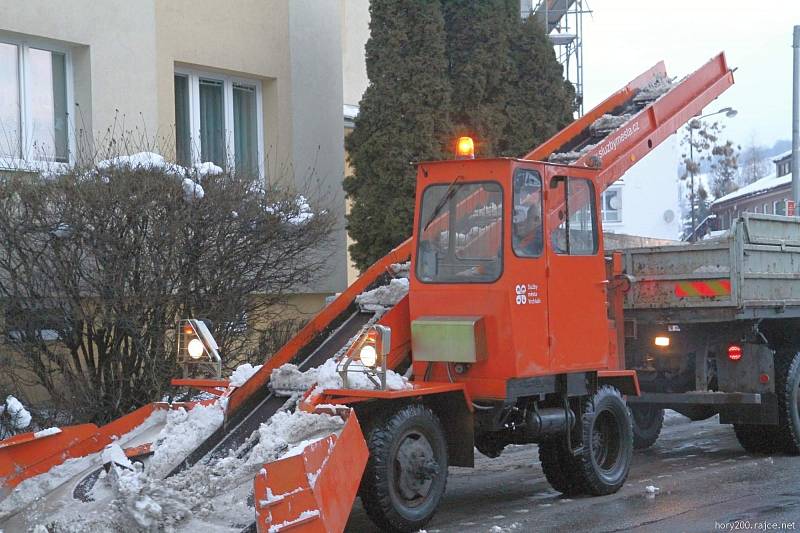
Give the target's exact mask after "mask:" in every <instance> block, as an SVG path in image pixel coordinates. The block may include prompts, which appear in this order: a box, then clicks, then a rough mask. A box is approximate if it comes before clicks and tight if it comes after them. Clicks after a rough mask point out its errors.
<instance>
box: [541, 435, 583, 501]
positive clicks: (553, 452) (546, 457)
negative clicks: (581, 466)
mask: <svg viewBox="0 0 800 533" xmlns="http://www.w3.org/2000/svg"><path fill="white" fill-rule="evenodd" d="M539 462H541V463H542V471H543V472H544V477H545V478H547V482H548V483H550V486H551V487H553V488H554V489H555V490H557V491H558V492H560V493H562V494H563V495H564V496H577V495H579V494H584V493H585V492H586V489H585V488H584V487H583V486H582V485H581V483H580V479H579V476H578V475H577V474H576V471H575V470H576V468H577V464H578V463H577V461H576V459H575V457H573V456H572V454H571V453H570V451H569V450H567V446H566V443H565V440H564V437H563V436H562V437H558V438H556V439H548V440H545V441H543V442H541V443H539Z"/></svg>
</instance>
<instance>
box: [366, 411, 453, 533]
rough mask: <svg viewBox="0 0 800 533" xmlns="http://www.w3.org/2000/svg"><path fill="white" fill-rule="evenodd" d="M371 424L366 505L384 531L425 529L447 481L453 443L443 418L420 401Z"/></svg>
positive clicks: (380, 416) (371, 515)
mask: <svg viewBox="0 0 800 533" xmlns="http://www.w3.org/2000/svg"><path fill="white" fill-rule="evenodd" d="M369 422H371V423H369ZM369 422H368V423H367V426H368V427H369V431H368V432H367V446H368V447H369V460H368V461H367V466H366V468H365V470H364V476H363V477H362V480H361V487H360V488H359V496H360V497H361V502H362V503H363V504H364V509H365V510H366V512H367V515H368V516H369V517H370V518H371V519H372V521H373V522H375V524H376V525H377V526H378V527H379V528H381V530H382V531H393V532H401V533H406V532H411V531H417V530H419V529H422V528H423V527H424V526H425V524H427V523H428V522H429V521H430V519H431V518H433V515H434V513H435V512H436V509H437V508H438V506H439V502H440V500H441V499H442V495H443V494H444V490H445V487H446V485H447V441H446V438H445V434H444V430H443V429H442V425H441V422H439V418H438V417H437V416H436V415H435V414H434V413H433V411H431V410H430V409H428V408H427V407H424V406H423V405H420V404H410V405H405V406H401V407H399V408H398V410H397V411H394V412H390V413H388V414H387V413H386V412H385V411H384V412H383V413H377V415H376V418H375V419H373V420H371V421H369Z"/></svg>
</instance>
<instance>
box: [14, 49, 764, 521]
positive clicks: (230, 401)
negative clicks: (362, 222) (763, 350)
mask: <svg viewBox="0 0 800 533" xmlns="http://www.w3.org/2000/svg"><path fill="white" fill-rule="evenodd" d="M732 84H733V74H732V71H731V69H729V68H728V65H727V62H726V60H725V56H724V55H723V54H720V55H718V56H716V57H714V58H712V59H711V60H710V61H708V62H707V63H706V64H705V65H703V66H702V67H701V68H700V69H698V70H697V71H695V72H694V73H692V74H690V75H688V76H686V77H685V78H683V79H682V80H680V81H678V82H674V81H673V80H671V79H670V78H668V76H667V73H666V69H665V67H664V64H663V63H658V64H656V65H655V66H654V67H652V68H651V69H649V70H648V71H646V72H645V73H643V74H642V75H640V76H638V77H637V78H635V79H634V80H632V81H631V82H630V83H628V84H627V85H626V86H624V87H623V88H622V89H620V90H619V91H617V92H615V93H614V94H613V95H611V96H610V97H609V98H607V99H606V100H604V101H603V102H601V103H600V104H599V105H598V106H596V107H595V108H594V109H592V110H591V111H589V112H588V113H587V114H585V115H584V116H583V117H580V118H579V119H577V120H575V121H574V122H573V123H571V124H569V125H568V126H567V127H565V128H564V129H563V130H561V131H560V132H558V133H557V134H555V135H554V136H553V137H552V138H550V139H549V140H548V141H546V142H545V143H543V144H542V145H541V146H539V147H537V148H536V149H534V150H532V151H531V152H530V153H528V154H526V155H525V156H523V157H521V158H516V159H515V158H492V159H475V158H474V142H473V140H472V139H470V138H462V139H459V140H458V143H457V147H456V157H455V158H454V159H451V160H446V161H433V162H420V163H417V164H416V168H417V177H416V180H417V187H416V200H415V201H416V205H415V215H414V226H413V235H412V237H411V238H410V239H409V240H408V241H406V242H404V243H403V244H401V245H400V246H398V247H397V248H395V249H394V250H392V251H391V252H390V253H389V254H387V256H385V257H384V258H382V259H381V260H379V261H378V262H376V263H375V264H374V265H373V266H371V267H370V268H368V269H367V270H366V271H365V272H364V273H363V274H362V275H361V276H360V277H359V278H358V279H357V280H356V281H355V282H354V283H353V284H352V285H351V286H350V287H348V289H347V290H345V291H344V292H343V293H342V294H341V295H339V296H338V297H337V298H336V299H335V300H333V301H332V302H331V303H330V304H329V305H327V306H326V307H325V308H324V309H323V310H322V311H321V312H320V313H319V314H318V315H317V316H316V317H314V318H313V319H312V320H311V321H310V322H309V323H308V324H307V325H306V326H305V327H304V328H303V329H302V330H301V331H300V332H299V333H298V334H297V335H296V336H295V337H294V338H292V339H291V340H290V341H289V342H288V343H287V344H286V345H285V346H283V347H282V348H281V349H280V350H279V351H278V352H277V353H276V354H275V355H274V356H273V357H272V358H270V359H269V360H268V361H265V363H264V365H263V367H262V368H261V369H260V370H258V371H257V372H255V373H254V374H253V375H252V376H251V377H250V378H249V379H247V380H246V381H245V382H244V383H240V384H238V386H234V385H232V384H230V383H228V382H225V381H218V380H204V379H195V378H184V379H180V380H175V381H174V384H175V385H178V386H192V387H195V388H198V389H200V390H203V391H205V392H207V393H209V394H211V395H215V396H219V397H221V400H222V403H221V405H224V408H225V412H224V421H223V422H222V424H221V425H220V426H219V427H218V429H217V430H216V431H214V432H213V433H211V434H210V435H209V436H208V437H207V438H205V439H204V440H203V441H202V442H201V443H200V444H199V445H198V446H196V447H195V448H194V449H193V450H192V451H190V452H188V453H186V454H185V456H184V457H183V459H182V460H181V461H180V463H179V464H177V465H175V467H174V468H173V469H172V470H171V471H170V472H167V473H166V474H165V478H164V480H165V482H167V481H168V480H169V479H170V478H171V477H172V476H180V475H182V473H184V472H187V471H191V470H192V469H193V468H197V467H198V466H200V465H213V464H214V462H215V461H228V462H230V461H231V460H233V459H235V457H232V456H231V453H234V454H239V455H241V454H244V453H246V450H247V449H251V448H252V447H253V446H255V445H257V440H258V435H259V433H258V430H259V427H263V424H264V423H265V422H268V421H270V420H273V419H274V418H275V417H276V416H277V415H278V413H285V412H286V410H287V409H295V410H297V412H302V411H305V412H308V413H328V414H333V415H337V416H339V417H341V419H342V420H343V425H342V427H341V428H340V429H339V430H338V431H336V432H335V433H333V434H330V435H328V436H326V437H324V438H322V439H319V440H317V441H315V442H313V443H311V444H309V445H307V446H305V447H304V448H303V449H302V450H301V451H300V452H298V453H293V454H289V455H288V456H286V457H281V458H279V459H277V460H275V461H271V462H267V463H265V464H263V468H261V469H260V470H259V471H258V473H257V474H256V475H255V476H254V479H253V480H252V493H251V495H250V499H251V500H252V507H254V516H252V517H251V520H252V522H253V527H254V528H255V529H257V530H258V531H263V532H266V531H270V532H273V531H284V530H292V531H309V532H311V531H314V532H317V531H329V532H335V531H342V530H343V529H344V528H345V526H346V523H347V519H348V516H349V514H350V510H351V508H352V506H353V502H354V500H355V498H356V497H360V499H361V502H362V503H363V506H364V508H365V509H366V511H367V513H368V515H369V516H370V518H371V519H372V520H373V521H374V522H375V523H376V524H377V525H378V526H379V527H380V528H381V529H382V530H385V531H402V532H408V531H416V530H419V529H420V528H422V527H424V526H425V525H426V524H427V523H428V522H429V521H430V520H431V518H432V517H433V515H434V513H435V512H436V509H437V507H438V505H439V503H440V501H441V498H442V495H443V494H444V491H445V486H446V482H447V474H448V468H449V467H450V466H465V467H470V466H473V464H474V454H475V450H476V449H477V450H478V451H479V452H480V453H482V454H484V455H486V456H488V457H497V456H498V455H500V453H502V451H503V449H504V447H505V446H507V445H509V444H524V443H537V444H538V450H539V458H540V460H541V464H542V469H543V471H544V474H545V476H546V478H547V480H548V481H549V482H550V483H551V484H552V486H553V487H554V488H555V489H556V490H558V491H560V492H562V493H564V494H569V495H574V494H589V495H604V494H610V493H613V492H615V491H617V490H619V488H620V487H621V486H622V485H623V483H624V482H625V479H626V477H627V474H628V471H629V468H630V464H631V456H632V449H633V427H632V417H631V413H630V410H629V407H628V404H627V403H626V399H627V400H628V401H629V402H630V401H631V400H632V399H633V398H635V397H637V396H638V395H639V393H640V385H639V380H638V378H637V369H635V368H627V367H626V359H625V350H624V349H625V347H626V330H625V325H626V320H625V314H624V313H625V309H624V307H625V301H626V297H629V296H630V294H631V279H632V275H631V274H630V273H627V272H626V271H625V263H624V261H623V255H622V254H621V253H613V254H609V255H606V253H605V251H604V247H603V231H602V220H601V217H599V216H598V215H599V213H600V212H601V209H600V194H601V193H602V191H603V190H605V189H606V188H607V187H608V186H609V185H611V184H612V183H614V182H615V181H616V180H618V179H619V178H620V177H621V176H622V175H623V174H624V172H625V171H626V170H628V169H629V168H630V167H632V166H633V165H635V164H636V163H637V162H638V161H639V160H640V159H642V158H643V157H645V156H646V155H647V154H648V153H649V152H650V151H651V150H653V149H655V148H656V146H658V145H659V144H660V143H661V142H662V141H664V140H665V139H666V138H667V137H668V136H670V135H672V134H674V133H675V132H676V131H677V129H678V128H680V127H681V126H682V125H683V124H684V123H685V122H686V121H688V120H689V119H691V117H693V116H696V115H697V114H699V113H700V112H701V111H702V109H703V108H704V107H705V106H706V105H708V104H709V103H710V102H712V101H713V100H714V99H715V98H716V97H717V96H719V94H721V93H722V92H723V91H724V90H726V89H727V88H728V87H730V86H731V85H732ZM478 142H480V140H478ZM406 262H410V263H409V266H408V267H407V271H408V278H409V279H408V294H407V295H406V296H404V297H403V298H402V299H400V300H399V301H398V302H397V303H396V304H395V305H393V306H392V307H391V308H389V309H388V310H386V312H385V313H383V314H381V315H380V316H377V315H375V314H374V313H365V312H363V311H364V310H363V309H362V308H360V307H359V305H358V303H357V297H358V296H359V295H360V294H362V293H363V292H364V291H367V290H370V289H375V288H380V287H386V286H390V285H391V284H392V283H394V282H395V281H396V280H394V279H393V278H394V277H395V276H396V275H397V273H398V272H399V271H400V270H402V267H400V268H398V267H397V265H398V264H404V263H406ZM634 286H635V285H634ZM626 291H627V295H628V296H626ZM194 324H195V325H196V326H197V328H199V329H200V330H202V326H201V325H200V323H194ZM190 325H191V324H190ZM197 328H195V327H194V326H192V327H190V328H187V329H186V332H185V333H184V334H185V335H188V336H189V337H191V336H192V335H194V334H195V333H197V331H196V329H197ZM189 337H186V338H185V339H184V342H183V343H182V345H186V346H187V347H188V346H190V345H191V344H192V343H193V341H194V340H195V339H194V338H189ZM202 341H203V339H198V342H202ZM206 344H207V345H208V351H213V350H214V346H213V344H214V343H213V342H206ZM194 346H195V348H196V352H195V353H196V354H197V355H198V357H201V356H202V355H203V353H204V351H203V349H201V348H202V347H201V346H200V345H199V344H198V343H196V342H195V343H194ZM747 349H748V350H749V349H750V348H747ZM331 361H333V363H334V364H335V365H336V370H337V372H339V374H340V377H341V383H342V386H341V387H338V388H330V387H317V386H311V387H309V388H308V389H307V390H306V391H305V393H304V394H303V395H302V397H300V398H299V399H298V398H289V399H288V400H287V398H286V397H285V396H283V395H281V393H280V391H279V390H276V388H275V387H273V386H271V383H272V376H273V372H275V371H276V370H280V369H281V368H284V365H286V364H292V365H294V366H293V369H295V370H297V371H308V370H309V369H312V368H316V367H321V365H327V364H329V363H330V362H331ZM639 366H641V365H638V366H636V368H639ZM395 372H396V373H401V374H403V375H404V376H408V382H407V383H405V384H404V385H403V386H400V387H394V388H393V387H389V386H388V381H389V378H390V377H391V378H394V377H396V375H397V374H395ZM365 383H366V384H367V385H366V386H365V385H364V384H365ZM210 401H214V400H203V401H201V402H189V403H183V404H178V405H176V404H165V403H157V404H150V405H148V406H145V407H143V408H141V409H140V410H138V411H136V412H134V413H131V414H130V415H127V416H125V417H122V418H120V419H118V420H116V421H114V422H112V423H110V424H108V425H106V426H103V427H99V428H98V427H96V426H93V425H91V424H86V425H82V426H73V427H68V428H61V429H60V431H58V432H45V433H46V434H44V433H43V434H24V435H18V436H16V437H13V438H12V439H9V440H7V441H4V442H2V443H0V459H1V460H2V461H0V478H2V480H3V485H2V488H3V491H4V492H5V493H8V492H11V493H12V495H13V492H14V488H15V487H18V486H19V485H20V484H24V483H25V482H26V480H30V479H32V478H34V477H35V476H37V475H40V474H43V473H46V472H48V471H49V470H51V469H54V468H60V466H61V465H62V464H64V463H65V461H67V460H68V459H70V458H88V457H93V456H92V455H91V454H93V453H94V454H97V453H98V452H100V451H101V450H103V449H104V447H106V446H107V445H108V444H109V443H118V444H119V446H120V447H121V448H122V450H123V451H124V455H126V456H127V457H129V458H134V459H135V460H136V461H144V462H146V461H147V454H148V452H149V450H150V449H152V446H153V442H152V440H153V438H154V436H153V435H154V430H152V429H150V430H147V431H145V430H139V429H137V428H139V427H141V426H142V425H144V424H143V420H145V419H148V417H149V416H151V414H152V413H153V412H158V411H159V410H162V411H170V410H175V409H179V408H180V409H191V410H195V409H198V408H199V407H198V406H199V405H204V404H207V403H208V402H210ZM155 433H156V434H157V432H155ZM99 460H100V461H102V460H104V458H102V457H101V458H100V459H99ZM112 462H113V459H112ZM122 462H123V463H124V462H126V461H125V460H122ZM225 464H228V463H225ZM80 466H86V468H85V469H84V470H81V471H79V472H78V473H75V474H74V475H72V476H66V475H64V476H61V477H59V478H58V488H57V489H53V490H51V491H50V492H49V493H47V494H44V495H43V496H42V498H51V497H52V498H53V499H61V501H60V502H59V504H60V505H64V501H63V499H65V498H66V499H67V500H69V499H70V498H73V499H76V500H79V499H81V498H82V497H84V498H85V497H86V495H87V494H90V493H91V485H92V484H93V483H96V482H97V479H99V478H100V477H101V475H100V474H99V473H98V471H97V470H96V469H97V468H98V465H96V464H95V463H91V462H87V465H83V464H81V465H80ZM37 486H42V484H41V483H40V484H38V485H37ZM12 519H14V517H13V516H12ZM8 523H9V522H5V523H4V524H5V525H7V524H8Z"/></svg>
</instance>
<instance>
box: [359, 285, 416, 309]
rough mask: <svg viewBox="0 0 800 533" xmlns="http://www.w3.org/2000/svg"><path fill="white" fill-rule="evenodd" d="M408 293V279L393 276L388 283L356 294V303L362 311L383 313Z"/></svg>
mask: <svg viewBox="0 0 800 533" xmlns="http://www.w3.org/2000/svg"><path fill="white" fill-rule="evenodd" d="M406 294H408V279H407V278H394V279H393V280H391V281H390V282H389V284H388V285H383V286H381V287H378V288H377V289H373V290H371V291H367V292H364V293H361V294H359V295H358V296H356V304H358V306H359V307H360V308H361V310H362V311H369V312H373V313H383V312H385V311H386V310H387V309H389V308H390V307H392V306H393V305H395V304H397V302H399V301H400V300H402V299H403V297H404V296H405V295H406Z"/></svg>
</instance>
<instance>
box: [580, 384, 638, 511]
mask: <svg viewBox="0 0 800 533" xmlns="http://www.w3.org/2000/svg"><path fill="white" fill-rule="evenodd" d="M581 432H582V434H583V435H582V436H583V440H582V443H583V445H582V446H581V453H580V454H579V455H578V456H577V460H578V464H577V467H578V468H577V469H576V473H577V475H578V482H579V483H580V485H581V486H583V487H585V489H586V492H588V493H589V494H592V495H594V496H603V495H605V494H612V493H614V492H617V491H618V490H619V489H620V488H621V487H622V485H623V484H624V483H625V479H626V478H627V477H628V471H629V470H630V468H631V459H632V458H633V428H632V422H631V414H630V411H629V410H628V405H627V404H626V403H625V400H623V399H622V394H621V393H620V392H619V391H618V390H617V389H615V388H614V387H609V386H607V385H605V386H603V387H600V389H599V390H598V391H597V392H596V393H595V394H594V396H591V397H590V398H589V399H588V400H587V401H586V403H585V406H584V411H583V417H582V419H581Z"/></svg>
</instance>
